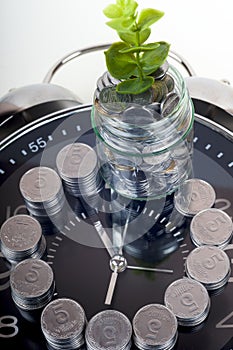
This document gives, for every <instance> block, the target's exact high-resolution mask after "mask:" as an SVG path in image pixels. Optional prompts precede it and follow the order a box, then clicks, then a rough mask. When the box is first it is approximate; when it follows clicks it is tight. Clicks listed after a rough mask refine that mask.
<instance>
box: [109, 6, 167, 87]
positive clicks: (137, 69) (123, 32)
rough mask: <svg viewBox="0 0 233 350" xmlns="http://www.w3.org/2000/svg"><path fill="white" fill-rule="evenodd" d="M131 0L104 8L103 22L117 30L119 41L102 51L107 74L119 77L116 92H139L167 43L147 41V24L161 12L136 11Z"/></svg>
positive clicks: (151, 80)
mask: <svg viewBox="0 0 233 350" xmlns="http://www.w3.org/2000/svg"><path fill="white" fill-rule="evenodd" d="M137 7H138V3H137V2H136V1H134V0H116V3H115V4H110V5H108V6H107V7H106V8H105V9H104V11H103V12H104V14H105V16H106V17H108V18H110V21H108V22H107V23H106V24H107V25H108V26H109V27H111V28H113V29H114V30H116V31H117V33H118V35H119V37H120V39H121V41H119V42H115V43H113V44H112V45H111V46H110V48H109V49H108V50H107V51H105V58H106V65H107V68H108V71H109V73H110V74H111V75H112V76H113V77H115V78H117V79H120V80H122V81H121V82H120V83H119V84H118V85H117V92H119V93H122V94H125V93H130V94H139V93H141V92H144V91H146V90H147V89H149V88H150V87H151V86H152V85H153V83H154V77H153V73H154V72H155V71H156V70H157V69H158V68H159V67H160V66H161V65H162V64H163V63H164V61H165V60H166V58H167V55H168V52H169V47H170V45H169V44H168V43H166V42H164V41H160V42H155V43H148V44H146V43H145V42H146V40H147V39H148V38H149V36H150V34H151V29H150V27H151V25H152V24H154V23H155V22H157V21H158V20H159V19H160V18H161V17H162V16H163V15H164V13H163V12H161V11H159V10H155V9H152V8H146V9H143V10H141V12H140V13H138V12H137Z"/></svg>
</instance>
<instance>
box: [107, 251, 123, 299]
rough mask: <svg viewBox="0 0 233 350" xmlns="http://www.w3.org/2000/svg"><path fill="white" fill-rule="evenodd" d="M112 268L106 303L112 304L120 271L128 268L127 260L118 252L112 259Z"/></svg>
mask: <svg viewBox="0 0 233 350" xmlns="http://www.w3.org/2000/svg"><path fill="white" fill-rule="evenodd" d="M110 268H111V270H112V275H111V279H110V282H109V286H108V291H107V294H106V298H105V304H106V305H110V304H111V302H112V297H113V293H114V290H115V287H116V282H117V277H118V274H119V272H123V271H125V269H126V268H127V261H126V259H125V258H124V257H123V256H122V255H118V254H116V255H114V256H113V257H112V258H111V260H110Z"/></svg>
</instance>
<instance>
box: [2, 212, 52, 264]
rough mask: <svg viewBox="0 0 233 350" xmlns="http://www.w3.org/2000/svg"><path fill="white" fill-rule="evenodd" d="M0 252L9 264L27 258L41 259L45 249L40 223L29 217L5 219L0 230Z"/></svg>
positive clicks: (19, 216)
mask: <svg viewBox="0 0 233 350" xmlns="http://www.w3.org/2000/svg"><path fill="white" fill-rule="evenodd" d="M0 239H1V251H2V254H3V255H4V256H5V258H6V259H7V260H8V261H10V262H11V263H17V262H19V261H21V260H24V259H27V258H41V257H42V255H43V254H44V252H45V249H46V241H45V238H44V236H43V235H42V228H41V226H40V223H39V222H38V221H37V220H36V219H35V218H33V217H31V216H30V215H22V214H21V215H15V216H12V217H10V218H9V219H7V220H6V221H5V222H4V223H3V225H2V226H1V230H0Z"/></svg>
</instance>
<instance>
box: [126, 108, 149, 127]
mask: <svg viewBox="0 0 233 350" xmlns="http://www.w3.org/2000/svg"><path fill="white" fill-rule="evenodd" d="M122 121H123V122H124V123H128V124H132V125H137V126H139V127H140V126H143V125H147V124H150V123H153V122H154V117H153V112H152V110H150V109H147V108H144V107H142V106H139V105H133V106H130V107H128V108H126V109H125V110H124V112H123V113H122ZM139 132H140V129H139Z"/></svg>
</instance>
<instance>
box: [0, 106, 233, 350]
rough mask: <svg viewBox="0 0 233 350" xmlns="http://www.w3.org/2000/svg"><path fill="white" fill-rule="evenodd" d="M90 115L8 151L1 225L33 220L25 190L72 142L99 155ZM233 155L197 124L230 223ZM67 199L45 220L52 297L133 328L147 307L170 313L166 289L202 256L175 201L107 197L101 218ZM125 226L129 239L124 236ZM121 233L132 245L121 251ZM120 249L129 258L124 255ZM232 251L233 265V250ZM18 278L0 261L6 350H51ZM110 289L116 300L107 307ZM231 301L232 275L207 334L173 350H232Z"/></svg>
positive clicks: (41, 125)
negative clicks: (18, 301)
mask: <svg viewBox="0 0 233 350" xmlns="http://www.w3.org/2000/svg"><path fill="white" fill-rule="evenodd" d="M90 110H91V107H89V106H87V107H85V106H81V107H80V106H79V107H72V108H68V109H66V110H64V111H60V112H57V113H54V114H51V115H48V116H47V117H46V119H43V118H41V119H40V120H38V121H37V122H34V124H33V125H31V126H30V124H29V126H28V128H26V129H24V130H22V132H21V133H18V134H13V135H12V136H11V137H9V138H8V139H7V140H6V141H5V142H4V143H3V146H2V151H1V163H0V181H1V188H0V198H1V206H0V218H1V222H0V223H1V224H2V223H3V222H4V221H5V220H6V219H8V218H9V217H10V216H13V215H17V214H27V213H28V211H27V209H26V207H25V204H24V199H23V196H22V194H21V192H20V189H19V183H20V179H21V178H22V176H23V175H24V174H25V173H26V172H27V171H28V170H29V169H31V168H34V167H37V166H47V167H51V168H53V169H56V157H57V154H58V153H59V151H60V150H61V149H62V148H64V147H65V146H67V145H68V144H70V143H73V142H80V143H84V144H87V145H89V146H91V147H93V148H94V147H95V137H94V134H93V131H92V129H91V125H90ZM231 148H232V135H231V134H230V133H228V132H227V131H226V130H225V129H224V128H222V127H220V126H218V125H216V124H215V123H212V122H210V121H208V120H207V119H205V118H203V117H200V116H196V121H195V135H194V156H193V165H194V176H195V177H196V178H201V179H203V180H205V181H207V182H209V183H210V184H211V185H212V186H213V187H214V189H215V192H216V201H215V207H217V208H221V209H222V210H224V211H225V212H226V213H227V214H228V215H230V216H232V204H231V200H232V197H233V196H232V194H233V193H232V192H233V188H232V169H233V160H232V158H231V156H232V155H231V152H230V150H231ZM65 198H66V200H65V204H64V206H63V207H62V209H61V210H60V211H59V212H58V213H56V215H54V217H53V218H52V220H49V221H48V220H46V219H45V218H43V220H42V219H40V222H41V225H42V228H43V233H44V236H45V238H46V247H47V248H46V254H45V255H44V257H43V259H44V260H45V261H46V262H47V263H48V264H49V265H50V266H51V267H52V269H53V271H54V276H55V283H56V290H55V295H54V298H72V299H74V300H75V301H77V302H78V303H80V305H82V307H83V308H84V310H85V313H86V316H87V319H90V318H91V317H93V316H94V315H95V314H97V313H99V312H101V311H103V310H105V309H109V308H111V309H115V310H118V311H120V312H122V313H123V314H125V315H126V316H127V317H128V318H129V319H130V320H131V321H132V320H133V317H134V315H135V314H136V312H137V311H138V310H139V309H140V308H142V307H143V306H144V305H147V304H152V303H156V304H158V303H160V304H163V303H164V293H165V290H166V289H167V287H168V286H169V285H170V284H171V283H172V282H174V281H175V280H178V279H180V278H182V277H183V276H184V275H185V272H184V271H185V266H184V264H185V261H186V259H187V256H188V254H189V253H190V252H191V251H192V250H193V249H194V248H195V246H194V244H193V243H192V240H191V239H190V234H189V225H190V218H188V219H186V218H185V217H184V216H182V214H180V213H179V212H177V211H176V210H175V209H174V206H173V196H172V195H170V196H168V197H167V198H166V199H163V200H153V201H148V202H146V201H144V202H143V201H142V202H137V201H133V202H131V201H130V200H127V201H126V200H125V199H123V198H120V197H119V196H118V195H117V194H114V193H113V191H111V190H110V189H109V188H104V189H103V191H101V193H100V194H99V198H98V203H101V206H100V205H99V207H98V210H97V211H96V210H95V211H94V212H93V210H90V208H91V206H92V202H88V203H87V204H84V203H83V202H81V201H80V200H79V199H78V198H74V197H72V196H71V195H70V194H69V193H67V192H66V191H65ZM125 201H126V202H125ZM113 207H114V210H112V208H113ZM126 223H127V231H126V232H125V233H124V227H125V226H126ZM119 231H121V233H122V234H123V235H125V237H126V240H125V241H124V242H123V243H122V241H120V244H119ZM135 232H136V233H137V239H136V240H135ZM103 236H105V238H103ZM109 237H110V238H111V239H113V240H114V242H115V243H116V242H118V243H117V244H115V245H114V246H115V248H114V249H113V251H112V250H111V249H110V250H108V249H106V247H105V244H107V245H108V247H109V242H108V239H109ZM133 238H134V239H133ZM106 239H107V241H106ZM106 242H107V243H106ZM122 244H123V245H124V246H123V249H121V248H119V249H116V246H117V245H119V246H121V245H122ZM110 248H112V247H110ZM225 249H226V253H227V254H228V255H229V257H230V259H231V260H232V259H233V245H232V242H229V245H227V247H226V248H225ZM114 252H116V253H120V256H122V254H123V257H124V259H122V260H121V258H119V259H115V260H111V257H110V255H112V254H113V253H114ZM122 264H123V265H124V266H123V265H122ZM122 266H123V267H122ZM139 268H140V269H139ZM155 269H156V270H155ZM10 270H11V265H10V264H9V263H8V262H7V261H6V260H5V259H4V258H3V256H1V258H0V300H1V308H0V345H1V346H2V344H3V348H4V346H5V348H10V347H11V346H12V347H13V346H15V345H16V344H17V346H18V347H19V348H22V349H25V350H31V349H36V350H37V349H38V350H42V349H46V344H45V340H44V337H43V335H42V332H41V328H40V324H39V322H38V320H35V319H34V322H30V321H29V319H30V315H28V317H26V318H25V315H22V313H21V312H20V311H19V309H17V307H16V306H15V304H14V302H13V300H12V298H11V293H10V288H9V275H10ZM111 280H112V287H113V295H112V300H111V301H110V302H108V303H106V296H107V291H108V288H109V284H111V282H110V281H111ZM113 280H114V281H113ZM232 293H233V276H232V277H230V279H229V282H228V283H227V285H225V286H224V287H223V288H221V290H217V291H215V292H214V293H213V292H211V293H210V299H211V306H210V312H209V315H208V317H207V319H206V320H205V321H204V322H203V323H202V324H201V325H198V326H196V327H192V328H191V327H179V334H178V340H177V344H176V346H175V349H177V350H181V349H189V350H190V349H191V348H192V349H200V348H201V349H206V350H215V349H216V350H221V349H224V350H225V349H230V348H231V346H232V329H233V302H232ZM108 304H110V305H108ZM31 319H33V315H32V318H31ZM29 330H30V331H29Z"/></svg>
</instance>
